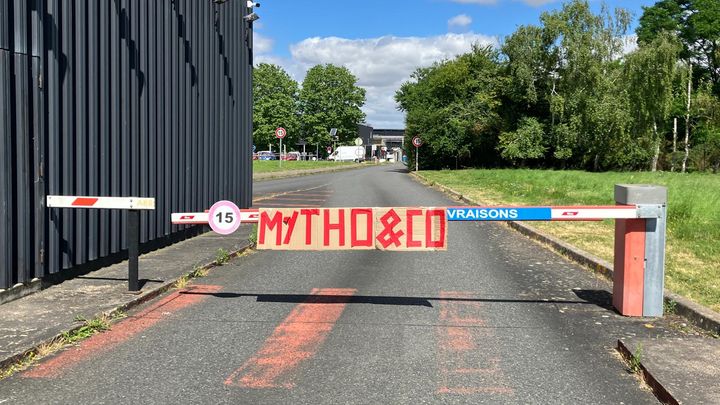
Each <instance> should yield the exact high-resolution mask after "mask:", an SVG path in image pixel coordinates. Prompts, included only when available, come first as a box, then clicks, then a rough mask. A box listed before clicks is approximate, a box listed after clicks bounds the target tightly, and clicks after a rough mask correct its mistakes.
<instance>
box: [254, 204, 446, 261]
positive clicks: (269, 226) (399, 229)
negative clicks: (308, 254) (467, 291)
mask: <svg viewBox="0 0 720 405" xmlns="http://www.w3.org/2000/svg"><path fill="white" fill-rule="evenodd" d="M259 214H260V218H259V222H258V235H257V248H258V249H260V250H370V249H379V250H388V251H437V250H447V216H446V209H445V208H261V209H260V210H259Z"/></svg>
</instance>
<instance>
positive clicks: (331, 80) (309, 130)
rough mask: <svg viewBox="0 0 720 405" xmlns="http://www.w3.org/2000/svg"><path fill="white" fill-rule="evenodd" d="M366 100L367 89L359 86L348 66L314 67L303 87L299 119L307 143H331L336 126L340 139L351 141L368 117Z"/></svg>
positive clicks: (345, 141)
mask: <svg viewBox="0 0 720 405" xmlns="http://www.w3.org/2000/svg"><path fill="white" fill-rule="evenodd" d="M364 104H365V89H363V88H361V87H358V86H357V78H356V77H355V76H354V75H353V74H352V73H351V72H350V71H349V70H348V69H347V68H345V67H339V66H334V65H331V64H327V65H317V66H314V67H312V68H311V69H310V70H308V72H307V75H306V76H305V80H304V81H303V85H302V90H301V91H300V111H301V117H300V120H301V125H302V130H303V133H304V135H305V138H306V139H307V141H308V143H309V144H320V145H329V144H330V143H331V142H332V140H331V138H330V134H329V132H330V129H331V128H337V136H338V138H339V141H340V143H347V142H350V141H351V140H352V139H354V138H355V137H356V136H357V126H358V124H360V123H362V122H363V121H364V120H365V114H364V113H363V112H362V110H361V109H360V108H361V107H362V106H363V105H364Z"/></svg>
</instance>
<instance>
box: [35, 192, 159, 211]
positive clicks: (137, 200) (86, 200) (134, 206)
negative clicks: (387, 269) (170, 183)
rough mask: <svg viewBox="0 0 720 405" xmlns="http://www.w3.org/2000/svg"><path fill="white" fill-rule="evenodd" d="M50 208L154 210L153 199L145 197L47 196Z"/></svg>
mask: <svg viewBox="0 0 720 405" xmlns="http://www.w3.org/2000/svg"><path fill="white" fill-rule="evenodd" d="M46 202H47V206H48V207H50V208H102V209H117V210H154V209H155V199H154V198H145V197H91V196H67V195H49V196H47V199H46Z"/></svg>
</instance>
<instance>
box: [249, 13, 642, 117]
mask: <svg viewBox="0 0 720 405" xmlns="http://www.w3.org/2000/svg"><path fill="white" fill-rule="evenodd" d="M257 1H259V2H260V7H259V8H256V9H255V12H256V13H257V14H258V15H259V16H260V20H258V21H256V22H255V25H254V28H255V32H254V47H255V48H254V51H255V63H256V64H258V63H273V64H276V65H279V66H281V67H282V68H283V69H285V71H287V72H288V73H289V74H290V75H291V76H292V77H293V78H294V79H295V80H297V81H298V82H299V83H302V80H303V79H304V78H305V73H306V72H307V70H308V69H309V68H311V67H312V66H315V65H317V64H326V63H332V64H335V65H339V66H345V67H347V68H348V69H349V70H350V71H351V72H352V73H353V74H354V75H355V76H356V77H357V78H358V85H359V86H360V87H363V88H364V89H365V90H366V92H367V101H366V103H365V106H364V107H363V111H364V112H365V114H366V115H367V118H366V123H367V124H369V125H371V126H372V127H374V128H382V129H393V128H404V127H405V124H404V118H405V117H404V114H403V113H402V112H400V111H398V110H397V105H396V103H395V101H394V99H393V97H394V95H395V92H396V91H397V89H398V88H399V87H400V85H401V84H402V83H403V82H405V81H407V80H409V79H410V75H411V74H412V72H413V71H415V69H417V68H419V67H425V66H430V65H432V64H433V63H434V62H438V61H441V60H444V59H451V58H453V57H455V56H457V55H459V54H462V53H465V52H468V51H469V50H470V48H471V46H472V44H473V43H480V44H489V45H493V46H496V47H497V46H499V44H500V43H501V42H502V40H503V38H504V37H506V36H508V35H510V34H512V33H513V32H514V31H515V30H516V29H517V27H519V26H521V25H528V24H538V23H539V18H540V15H541V14H542V13H543V12H544V11H550V10H555V9H559V8H560V7H561V5H562V0H385V1H380V0H362V1H360V0H316V1H305V0H257ZM590 2H591V4H592V7H593V9H594V10H595V11H596V12H597V11H599V10H600V6H601V4H602V3H601V1H600V0H590ZM654 3H655V0H605V4H607V5H608V6H609V7H611V8H615V7H623V8H625V9H627V10H629V11H630V12H632V13H633V14H634V21H633V26H632V27H631V32H629V34H633V33H634V30H635V26H636V24H637V19H638V18H639V17H640V15H641V14H642V6H650V5H652V4H654ZM628 47H629V48H632V39H630V44H629V45H628Z"/></svg>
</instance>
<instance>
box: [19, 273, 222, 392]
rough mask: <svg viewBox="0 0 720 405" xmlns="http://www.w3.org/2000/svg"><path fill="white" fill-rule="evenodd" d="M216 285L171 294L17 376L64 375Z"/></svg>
mask: <svg viewBox="0 0 720 405" xmlns="http://www.w3.org/2000/svg"><path fill="white" fill-rule="evenodd" d="M221 288H222V287H220V286H216V285H197V286H192V287H189V288H187V289H185V290H182V291H177V292H174V293H172V294H170V295H168V296H167V297H165V298H163V299H162V300H160V301H158V302H157V303H155V304H153V305H151V306H150V307H148V308H146V309H144V310H142V311H141V312H139V313H138V314H136V315H133V316H131V317H129V318H128V319H125V320H123V321H121V322H119V323H117V324H115V325H113V327H112V329H110V330H109V331H107V332H104V333H99V334H97V335H93V336H92V337H90V338H88V339H86V340H84V341H82V342H81V343H80V344H79V345H78V346H76V347H73V348H70V349H68V350H65V351H63V352H60V353H58V354H57V355H56V356H54V357H51V358H50V359H48V360H47V361H43V362H41V363H39V364H38V365H37V366H36V367H33V368H31V369H29V370H27V371H25V372H24V373H22V374H21V376H22V377H25V378H56V377H61V376H62V375H64V374H65V371H66V370H68V369H69V368H71V367H73V366H75V365H77V364H79V363H81V362H83V361H85V360H87V359H89V358H90V357H91V356H94V355H98V354H101V353H105V352H107V351H109V350H111V349H112V348H114V347H116V346H118V345H119V344H121V343H123V342H125V341H127V340H128V339H130V338H132V337H133V336H135V335H137V334H138V333H140V332H143V331H145V330H147V329H148V328H150V327H152V326H153V325H155V324H156V323H158V322H160V321H161V320H163V319H165V318H167V316H168V315H172V314H173V313H175V312H177V311H179V310H181V309H183V308H185V307H188V306H190V305H193V304H197V303H198V302H200V301H202V300H204V299H205V298H206V297H207V296H208V294H212V293H215V292H218V291H220V289H221Z"/></svg>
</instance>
